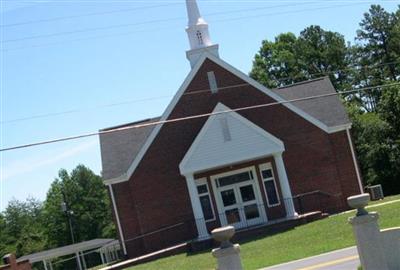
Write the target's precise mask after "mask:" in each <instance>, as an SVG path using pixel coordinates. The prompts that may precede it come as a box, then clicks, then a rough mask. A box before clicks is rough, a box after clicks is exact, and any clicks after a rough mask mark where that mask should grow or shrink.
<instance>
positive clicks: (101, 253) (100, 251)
mask: <svg viewBox="0 0 400 270" xmlns="http://www.w3.org/2000/svg"><path fill="white" fill-rule="evenodd" d="M99 253H100V258H101V264H105V263H106V262H105V261H104V257H103V250H102V249H100V250H99Z"/></svg>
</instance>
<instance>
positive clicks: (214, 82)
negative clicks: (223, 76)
mask: <svg viewBox="0 0 400 270" xmlns="http://www.w3.org/2000/svg"><path fill="white" fill-rule="evenodd" d="M207 77H208V86H209V87H210V90H211V93H213V94H215V93H217V92H218V85H217V79H216V78H215V74H214V71H210V72H207Z"/></svg>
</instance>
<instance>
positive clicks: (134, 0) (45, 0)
mask: <svg viewBox="0 0 400 270" xmlns="http://www.w3.org/2000/svg"><path fill="white" fill-rule="evenodd" d="M311 1H313V0H311ZM320 1H321V2H326V3H348V2H362V1H363V0H326V1H322V0H320ZM3 2H16V3H38V4H58V3H72V4H82V3H96V4H99V3H101V4H109V3H125V4H130V3H182V1H181V0H158V1H155V0H151V1H148V0H100V1H99V0H79V1H78V0H77V1H74V0H57V1H49V0H14V1H3ZM276 2H279V3H285V2H287V3H293V2H297V1H295V0H225V1H220V0H209V1H203V3H217V4H228V3H246V4H248V3H256V4H258V3H276ZM302 2H303V3H307V2H310V1H308V0H303V1H302ZM374 2H375V3H397V2H398V1H397V0H378V1H374Z"/></svg>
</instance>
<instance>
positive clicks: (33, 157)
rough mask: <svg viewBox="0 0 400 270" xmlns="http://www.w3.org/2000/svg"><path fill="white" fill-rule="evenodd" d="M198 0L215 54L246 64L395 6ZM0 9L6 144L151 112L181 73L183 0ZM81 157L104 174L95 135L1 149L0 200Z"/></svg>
mask: <svg viewBox="0 0 400 270" xmlns="http://www.w3.org/2000/svg"><path fill="white" fill-rule="evenodd" d="M198 3H199V6H200V10H201V12H202V14H203V17H204V18H205V19H206V20H207V22H208V23H209V25H210V33H211V38H212V40H213V42H214V43H218V44H219V45H220V55H221V57H222V58H223V59H224V60H226V61H228V62H229V63H231V64H232V65H234V66H235V67H237V68H239V69H240V70H242V71H243V72H245V73H247V72H249V71H250V69H251V64H252V59H253V57H254V54H255V53H256V52H257V51H258V49H259V47H260V44H261V41H262V40H263V39H269V40H271V39H273V38H274V37H275V36H276V35H277V34H279V33H282V32H289V31H290V32H293V33H295V34H298V33H299V32H300V31H301V30H302V29H304V28H305V27H307V26H309V25H311V24H317V25H320V26H322V27H323V28H324V29H327V30H331V31H337V32H339V33H342V34H343V35H344V36H345V38H346V40H347V41H351V42H353V41H354V36H355V32H356V30H357V29H358V23H359V22H360V21H361V19H362V14H363V13H364V12H366V11H367V10H368V7H369V5H370V4H371V3H379V4H381V5H382V6H383V7H385V8H386V9H387V10H389V11H393V10H395V9H396V5H398V2H396V1H375V2H368V1H355V0H347V1H282V0H281V1H278V0H272V1H268V0H263V1H261V0H259V1H235V0H231V1H226V0H225V1H224V0H221V1H213V0H198ZM1 17H2V18H1V19H2V22H1V25H2V27H1V30H2V51H1V64H2V65H1V75H2V81H1V105H0V106H1V121H2V122H1V123H0V124H1V139H2V141H1V144H2V145H1V147H2V148H3V147H10V146H14V145H19V144H25V143H31V142H36V141H42V140H47V139H53V138H58V137H64V136H70V135H76V134H80V133H86V132H92V131H97V130H99V129H101V128H105V127H109V126H113V125H117V124H122V123H126V122H133V121H136V120H139V119H143V118H148V117H153V116H158V115H160V114H161V113H162V112H163V109H164V108H165V107H166V105H167V104H168V101H169V100H170V98H171V96H172V95H173V94H174V93H175V91H176V90H177V89H178V87H179V86H180V84H181V83H182V82H183V80H184V78H185V76H186V74H187V73H188V72H189V68H190V67H189V62H188V61H187V60H186V57H185V51H186V50H187V49H188V47H189V43H188V40H187V36H186V33H185V31H184V29H185V26H186V22H187V19H186V9H185V5H184V0H175V1H138V0H125V1H119V0H113V1H112V0H102V1H101V0H100V1H98V0H81V1H78V0H58V1H52V0H49V1H24V0H13V1H11V0H7V1H4V0H3V1H2V10H1ZM121 102H126V103H125V104H123V105H121V104H120V105H115V106H109V105H110V104H116V103H121ZM71 111H73V112H71ZM60 112H69V113H63V114H59V115H52V116H47V117H40V116H42V115H48V114H54V113H56V114H57V113H60ZM33 116H34V117H35V118H32V119H25V120H24V118H27V117H28V118H29V117H33ZM36 116H39V117H36ZM79 163H82V164H85V165H87V166H89V167H90V168H91V169H92V170H94V171H95V172H96V173H100V171H101V159H100V148H99V144H98V138H97V137H92V138H87V139H82V140H76V141H70V142H64V143H57V144H51V145H46V146H38V147H32V148H26V149H20V150H15V151H9V152H1V165H0V166H1V167H0V169H1V180H0V181H1V189H0V192H1V193H0V196H1V198H0V199H1V200H0V210H1V209H4V207H5V205H6V204H7V202H8V201H9V200H10V199H11V198H12V197H15V198H17V199H25V198H26V197H28V196H33V197H36V198H38V199H41V200H43V199H44V198H45V196H46V192H47V189H48V187H49V185H50V183H51V182H52V181H53V180H54V178H55V177H56V176H57V172H58V170H59V169H60V168H66V169H67V170H71V169H72V168H74V167H75V166H76V165H77V164H79Z"/></svg>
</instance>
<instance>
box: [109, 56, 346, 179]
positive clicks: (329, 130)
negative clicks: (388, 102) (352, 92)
mask: <svg viewBox="0 0 400 270" xmlns="http://www.w3.org/2000/svg"><path fill="white" fill-rule="evenodd" d="M207 58H209V59H210V60H212V61H213V62H215V63H216V64H218V65H220V66H221V67H223V68H225V69H226V70H228V71H229V72H231V73H232V74H234V75H236V76H237V77H239V78H241V79H242V80H244V81H245V82H247V83H249V84H250V85H252V86H253V87H255V88H256V89H258V90H260V91H261V92H263V93H264V94H266V95H268V96H270V97H271V98H273V99H275V100H276V101H285V99H283V98H282V97H280V96H279V95H277V94H275V93H274V92H272V91H271V90H269V89H268V88H266V87H265V86H264V85H262V84H260V83H258V82H257V81H255V80H253V79H252V78H250V77H249V76H247V75H246V74H244V73H243V72H241V71H239V70H238V69H236V68H234V67H233V66H231V65H229V64H228V63H226V62H225V61H223V60H221V59H220V58H218V57H216V56H214V55H212V54H210V53H209V52H205V53H204V54H203V55H202V56H201V57H200V58H199V60H198V62H197V64H196V65H195V66H194V67H193V68H192V70H191V71H190V72H189V74H188V76H186V79H185V80H184V81H183V83H182V85H181V87H180V88H179V90H178V91H177V92H176V94H175V96H174V97H173V99H172V100H171V102H170V103H169V105H168V106H167V109H166V110H165V111H164V113H163V115H162V116H161V119H160V121H165V120H167V118H168V117H169V115H170V114H171V112H172V110H173V109H174V107H175V105H176V104H177V103H178V101H179V99H180V98H181V96H182V94H183V93H184V91H185V90H186V88H187V87H188V86H189V84H190V82H191V81H192V80H193V78H194V76H195V75H196V74H197V72H198V71H199V69H200V67H201V66H202V64H203V62H204V61H205V60H206V59H207ZM282 105H283V106H285V107H287V108H288V109H290V110H291V111H293V112H295V113H296V114H298V115H300V116H301V117H303V118H304V119H306V120H307V121H309V122H310V123H312V124H314V125H315V126H317V127H319V128H320V129H322V130H324V131H325V132H327V133H334V132H338V131H341V130H346V128H348V125H346V126H339V128H337V127H328V126H326V125H325V124H324V123H322V122H321V121H319V120H318V119H316V118H314V117H312V116H311V115H309V114H307V113H306V112H304V111H302V110H300V109H299V108H297V107H295V106H294V105H292V104H290V103H283V104H282ZM162 126H163V124H158V125H157V126H156V127H155V128H154V129H153V131H152V132H151V133H150V136H149V137H148V138H147V140H146V142H145V143H144V145H143V146H142V148H141V149H140V151H139V153H138V154H137V156H136V157H135V159H134V160H133V162H132V164H131V166H130V167H129V168H128V170H127V172H126V173H125V174H123V175H121V176H120V177H117V178H113V179H107V180H105V181H104V182H105V183H107V184H116V183H120V182H124V181H128V180H129V178H130V177H131V175H132V174H133V172H134V171H135V170H136V168H137V166H138V165H139V163H140V161H141V160H142V158H143V156H144V155H145V153H146V152H147V150H148V149H149V147H150V145H151V144H152V143H153V141H154V139H155V138H156V136H157V134H158V132H159V131H160V130H161V128H162Z"/></svg>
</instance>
